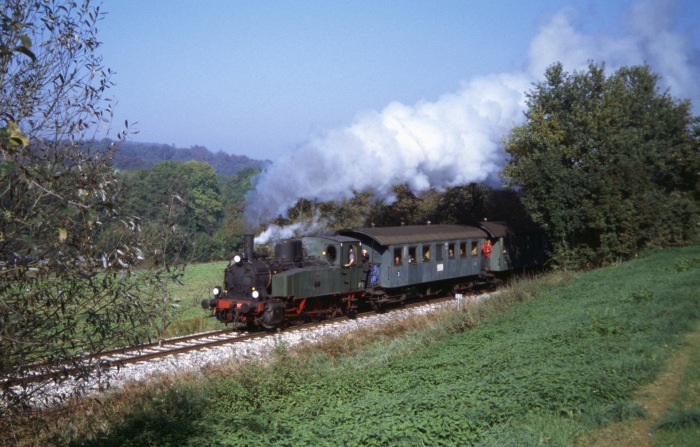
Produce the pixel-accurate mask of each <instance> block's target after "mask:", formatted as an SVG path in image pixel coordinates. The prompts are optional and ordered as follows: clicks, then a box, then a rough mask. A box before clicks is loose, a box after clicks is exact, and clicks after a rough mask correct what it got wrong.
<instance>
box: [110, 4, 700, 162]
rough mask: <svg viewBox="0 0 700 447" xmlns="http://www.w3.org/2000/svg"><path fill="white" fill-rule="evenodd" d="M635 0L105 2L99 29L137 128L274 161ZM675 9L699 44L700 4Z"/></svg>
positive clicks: (610, 30)
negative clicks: (555, 23)
mask: <svg viewBox="0 0 700 447" xmlns="http://www.w3.org/2000/svg"><path fill="white" fill-rule="evenodd" d="M629 3H630V2H627V1H582V0H578V1H561V0H543V1H527V2H526V1H471V0H462V1H457V0H452V1H440V0H436V1H428V0H424V1H409V0H406V1H403V0H353V1H351V0H347V1H331V0H317V1H305V0H296V1H270V0H249V1H237V0H202V1H193V0H105V1H104V2H103V4H102V8H101V10H102V11H103V12H106V13H107V15H106V17H105V19H104V20H103V21H102V22H101V23H100V27H99V28H100V31H99V36H100V39H101V40H102V42H103V47H102V54H103V56H104V63H105V65H106V66H108V67H110V68H112V69H113V70H114V71H116V72H117V74H116V76H115V77H114V78H113V80H114V81H115V82H116V83H117V85H116V87H114V88H113V89H112V90H111V92H110V95H111V96H114V98H115V99H116V100H117V101H118V104H117V107H116V112H117V113H116V117H117V119H116V120H115V121H116V124H117V125H118V124H120V123H121V122H123V120H124V119H128V120H129V122H130V123H133V122H136V121H138V125H137V126H136V128H138V129H139V131H140V133H139V134H138V135H134V136H133V137H132V138H131V139H132V140H136V141H146V142H156V143H166V144H174V145H175V146H177V147H190V146H193V145H203V146H206V147H207V148H208V149H210V150H212V151H218V150H223V151H225V152H229V153H237V154H245V155H248V156H251V157H254V158H270V159H275V158H276V157H278V156H279V155H280V154H283V153H285V152H288V151H290V150H293V149H294V148H295V147H297V146H299V145H300V144H303V143H304V142H305V141H307V140H308V139H309V138H311V137H312V136H315V135H318V134H323V133H325V132H326V131H328V130H330V129H333V128H336V127H340V126H345V125H348V124H349V123H350V122H351V121H352V120H353V118H354V117H355V115H356V114H357V113H358V112H361V111H363V110H368V109H370V110H380V109H382V108H383V107H385V106H386V105H387V104H389V103H390V102H391V101H400V102H402V103H405V104H414V103H416V102H417V101H420V100H427V101H431V100H435V99H436V98H438V97H439V96H440V95H442V94H444V93H448V92H452V91H455V90H457V89H458V88H459V86H460V83H461V82H463V81H465V80H469V79H471V78H472V77H474V76H477V75H487V74H494V73H502V72H507V73H511V72H517V71H521V70H523V69H524V66H525V64H526V58H527V50H528V45H529V44H530V42H531V40H532V39H533V37H534V36H535V35H536V34H537V33H538V30H539V29H540V28H541V27H542V26H543V25H544V24H546V23H547V22H548V21H549V20H551V18H552V16H554V15H555V14H556V13H558V12H559V11H561V10H562V9H563V8H566V7H567V6H573V7H575V8H576V10H577V12H575V13H574V14H573V15H572V17H573V20H574V21H575V22H576V23H577V24H578V26H579V27H580V29H582V30H585V32H588V33H601V34H603V33H605V34H610V35H615V34H616V33H617V30H616V27H617V26H618V24H619V21H620V18H621V16H622V15H623V14H624V11H625V9H626V7H627V6H628V5H629ZM676 9H677V11H678V13H679V14H678V15H679V16H681V17H685V25H681V26H685V27H686V31H688V32H691V31H692V32H693V33H694V36H693V38H694V39H695V43H696V46H697V43H698V34H700V31H698V28H700V26H695V28H696V29H695V30H692V29H691V26H690V25H691V24H694V25H700V12H699V11H700V8H699V7H698V6H696V2H694V1H687V2H679V3H678V4H677V5H676Z"/></svg>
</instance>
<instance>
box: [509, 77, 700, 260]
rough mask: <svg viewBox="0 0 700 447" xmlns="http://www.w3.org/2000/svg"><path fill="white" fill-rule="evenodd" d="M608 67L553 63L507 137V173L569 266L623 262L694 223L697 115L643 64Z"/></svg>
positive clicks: (673, 239)
mask: <svg viewBox="0 0 700 447" xmlns="http://www.w3.org/2000/svg"><path fill="white" fill-rule="evenodd" d="M604 71H605V67H604V65H601V66H596V65H594V64H590V65H589V67H588V71H587V72H582V73H577V72H575V73H573V74H567V73H565V72H564V71H563V69H562V66H561V64H555V65H553V66H551V67H550V68H549V69H548V70H547V72H546V80H545V81H544V82H541V83H538V84H536V85H535V87H534V89H533V91H531V92H530V93H529V94H528V111H527V112H526V114H525V116H526V123H525V124H524V125H522V126H519V127H516V128H514V129H513V130H512V131H511V132H510V134H509V136H508V140H507V142H506V150H507V152H508V153H509V154H510V156H511V158H510V161H509V163H508V165H507V166H506V168H505V170H504V177H505V178H506V179H507V181H508V182H509V183H510V185H512V186H517V187H520V188H522V198H523V202H524V205H525V207H526V208H527V209H528V211H529V212H530V214H531V216H532V217H533V219H534V220H535V221H536V222H538V223H540V224H541V225H542V226H543V227H544V228H545V229H546V231H547V232H548V234H549V238H550V241H551V243H552V248H553V252H554V253H553V254H554V259H555V260H556V261H558V262H559V263H560V264H563V265H582V264H586V263H593V264H600V263H607V262H612V261H615V260H618V259H626V258H629V257H630V256H633V255H635V254H637V253H638V252H639V251H640V250H642V249H644V248H647V247H653V246H661V245H665V244H668V243H682V242H684V241H687V240H689V239H690V238H692V237H693V235H694V234H695V231H696V228H697V226H696V224H697V219H698V202H697V193H698V175H699V174H698V173H699V172H700V169H699V168H700V159H699V152H698V147H699V146H698V142H699V141H700V140H699V139H698V125H699V120H698V118H697V117H693V116H692V115H691V105H690V102H689V101H679V100H677V99H674V98H672V97H671V96H670V95H669V94H668V92H663V93H662V92H660V91H659V88H658V87H657V81H658V76H657V75H655V74H653V73H651V72H650V70H649V67H647V66H635V67H623V68H621V69H619V70H618V71H617V72H615V73H614V74H613V75H612V76H610V77H606V76H605V72H604Z"/></svg>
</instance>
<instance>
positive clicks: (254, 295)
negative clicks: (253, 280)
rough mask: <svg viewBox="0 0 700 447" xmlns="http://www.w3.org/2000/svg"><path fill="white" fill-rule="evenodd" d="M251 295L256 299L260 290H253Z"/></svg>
mask: <svg viewBox="0 0 700 447" xmlns="http://www.w3.org/2000/svg"><path fill="white" fill-rule="evenodd" d="M251 295H252V296H253V299H254V300H257V299H258V297H259V296H260V292H258V291H257V290H253V293H251Z"/></svg>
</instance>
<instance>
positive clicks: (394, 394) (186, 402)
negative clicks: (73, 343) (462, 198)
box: [43, 244, 700, 446]
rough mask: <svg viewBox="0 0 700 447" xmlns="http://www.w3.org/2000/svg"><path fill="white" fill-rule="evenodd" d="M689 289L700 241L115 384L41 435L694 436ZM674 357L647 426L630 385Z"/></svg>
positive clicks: (699, 430)
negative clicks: (638, 428)
mask: <svg viewBox="0 0 700 447" xmlns="http://www.w3.org/2000/svg"><path fill="white" fill-rule="evenodd" d="M202 268H204V267H202ZM219 271H220V269H219ZM192 273H193V274H194V273H195V272H192ZM699 290H700V244H696V245H693V246H689V247H681V248H672V249H666V250H662V251H657V252H655V253H652V254H650V255H648V256H645V257H641V258H639V259H637V260H634V261H631V262H626V263H623V264H620V265H618V266H615V267H609V268H604V269H599V270H595V271H590V272H586V273H570V274H561V273H558V274H552V275H549V276H548V277H546V278H542V279H536V280H533V281H524V282H520V283H517V284H514V285H513V286H512V288H511V289H510V290H509V291H507V292H505V293H503V294H502V295H500V296H499V297H497V298H494V299H492V300H490V301H489V302H487V303H484V304H482V305H479V306H470V307H467V308H465V309H463V310H462V311H460V312H450V313H445V314H443V315H441V316H440V317H438V318H435V319H431V320H430V321H425V320H423V321H421V322H420V323H416V324H415V325H414V326H410V325H406V324H403V323H402V324H400V325H399V326H400V327H396V328H394V329H390V328H383V330H382V331H379V332H378V334H376V333H370V332H366V333H364V332H363V333H361V334H357V335H355V336H354V337H350V338H345V339H338V340H332V341H329V342H328V343H327V344H325V345H323V346H321V347H319V348H315V349H310V350H305V351H301V352H298V351H295V350H292V349H287V348H285V347H284V346H280V347H279V348H278V349H277V351H276V353H275V355H276V361H273V362H272V363H270V364H265V365H263V364H246V365H238V366H230V367H228V368H223V369H222V370H219V371H208V372H207V375H208V377H209V378H208V379H207V380H206V381H193V380H188V379H186V378H175V379H172V380H168V381H164V382H161V383H156V384H152V385H150V386H147V387H143V388H138V389H131V390H128V391H126V392H122V393H117V394H116V395H115V396H113V397H112V398H111V399H101V401H100V402H101V403H100V405H90V406H88V407H87V408H89V412H90V417H89V418H87V417H85V415H84V414H81V415H75V416H73V417H71V422H72V423H73V424H74V427H75V430H74V431H73V432H72V434H71V433H66V432H65V431H63V432H61V431H56V432H53V433H51V434H48V433H47V434H45V436H46V437H48V438H50V439H49V441H55V442H58V443H60V442H63V443H68V442H70V443H72V445H82V446H97V445H100V446H103V445H107V446H110V445H112V446H144V445H149V446H176V445H177V446H182V445H207V446H337V445H345V446H417V445H430V446H464V445H482V446H587V445H593V444H595V445H638V444H635V443H632V442H633V441H629V440H628V441H626V440H625V439H627V438H616V439H615V440H613V441H607V443H606V439H609V438H606V437H605V436H601V434H602V433H604V432H605V430H609V429H611V427H616V426H620V427H622V428H621V429H620V430H621V433H623V434H624V433H625V432H624V428H625V427H628V428H627V430H632V428H630V427H634V424H636V423H638V422H640V421H645V422H648V425H649V426H650V427H651V428H650V433H651V435H647V434H646V433H645V434H644V435H645V436H644V440H645V441H644V442H649V444H645V445H676V446H678V445H681V446H683V445H688V446H689V445H695V444H694V442H695V440H696V439H698V438H700V417H698V415H699V414H700V391H699V388H698V387H699V386H700V347H698V346H697V344H695V343H692V342H689V341H688V340H689V339H688V338H687V336H688V334H693V333H694V332H693V331H697V330H699V329H698V317H700V299H699V292H698V291H699ZM194 293H197V292H193V294H194ZM697 339H698V338H695V340H697ZM681 352H690V354H689V355H688V361H687V365H688V366H687V367H685V368H684V369H683V372H682V374H681V376H682V378H681V380H680V382H679V383H677V384H676V385H674V386H675V388H678V389H676V391H677V392H676V393H670V391H669V399H670V403H669V405H667V406H666V407H663V408H661V413H660V415H659V416H658V420H650V419H649V417H650V416H649V411H648V409H647V407H646V406H645V404H644V400H643V399H642V398H640V396H639V393H640V390H643V389H645V387H647V386H649V385H650V384H654V383H655V381H657V380H659V377H660V376H662V374H661V373H662V372H663V371H665V368H666V367H667V365H668V364H669V362H671V361H673V360H674V359H676V358H677V357H678V356H679V355H680V354H679V353H681ZM83 411H84V410H83ZM63 423H64V424H65V421H64V422H63ZM46 437H45V438H44V439H43V441H46ZM691 440H692V442H693V443H692V444H691V443H690V442H691ZM626 442H629V443H626ZM653 443H656V444H653Z"/></svg>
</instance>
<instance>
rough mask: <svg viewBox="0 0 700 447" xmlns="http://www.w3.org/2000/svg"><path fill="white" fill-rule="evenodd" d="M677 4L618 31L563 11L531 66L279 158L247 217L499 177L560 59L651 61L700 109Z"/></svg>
mask: <svg viewBox="0 0 700 447" xmlns="http://www.w3.org/2000/svg"><path fill="white" fill-rule="evenodd" d="M673 5H674V3H673V2H660V1H653V0H649V1H642V2H637V3H635V4H634V5H632V7H631V9H630V11H629V12H628V14H627V16H626V23H625V24H623V25H624V29H625V30H626V32H625V33H624V34H623V35H620V36H615V37H611V36H592V35H586V34H584V33H582V32H580V31H577V29H576V28H575V27H574V25H572V20H573V19H574V18H576V11H575V10H573V9H571V8H567V9H564V10H562V11H560V12H559V13H557V14H556V15H554V16H553V17H552V19H551V20H550V21H549V22H548V23H547V24H546V25H544V26H543V27H542V28H541V30H540V32H539V33H538V35H537V36H535V37H534V38H533V40H532V42H531V43H530V48H529V52H528V60H527V65H526V71H525V72H521V73H512V74H496V75H491V76H483V77H478V78H475V79H472V80H469V81H466V82H464V83H463V84H462V87H461V88H460V89H459V90H458V91H457V92H454V93H447V94H444V95H443V96H441V97H440V98H438V99H437V100H436V101H433V102H429V101H421V102H418V103H416V104H414V105H405V104H401V103H399V102H392V103H390V104H389V105H387V106H386V107H385V108H384V109H383V110H381V111H378V112H377V111H373V112H365V113H362V114H359V115H358V116H357V117H356V118H355V120H354V122H353V123H352V124H350V125H349V126H347V127H344V128H340V129H336V130H332V131H330V132H328V133H327V134H326V135H324V136H323V137H320V138H316V139H313V140H311V141H309V142H308V143H306V144H304V145H303V146H301V147H299V148H298V149H297V150H296V151H294V152H292V153H289V154H288V155H287V156H285V157H282V158H280V159H278V160H277V161H276V162H275V163H274V164H273V165H272V166H270V167H269V168H268V169H266V170H265V172H263V173H262V174H261V176H260V177H259V179H258V182H257V184H256V187H255V190H254V191H251V192H250V193H249V194H248V196H247V198H246V206H245V209H246V215H247V218H248V219H249V221H250V222H252V223H254V224H257V223H260V222H262V221H264V220H267V219H270V218H274V217H276V216H277V215H280V214H281V215H285V213H286V210H287V209H288V208H289V207H290V206H293V205H294V204H295V203H296V201H297V200H298V199H299V198H306V199H309V200H319V201H327V200H340V199H343V198H349V197H351V196H352V194H353V191H364V190H368V189H369V190H372V191H374V192H375V194H376V195H377V196H378V197H380V198H386V199H391V187H392V186H394V185H397V184H404V183H405V184H408V186H409V187H410V188H411V190H412V191H413V192H414V193H420V192H423V191H426V190H428V189H429V188H438V189H442V188H447V187H451V186H456V185H463V184H468V183H471V182H482V181H489V180H494V179H497V178H498V176H499V174H500V172H501V170H502V168H503V165H504V163H505V161H506V154H505V151H504V149H503V147H502V144H501V141H502V139H503V138H504V137H505V136H507V134H508V132H509V130H510V129H511V128H512V127H513V126H515V125H518V124H521V123H522V119H523V112H524V110H525V93H526V92H527V91H529V90H530V89H531V88H532V83H533V82H536V81H538V80H539V79H541V78H542V76H543V75H544V72H545V70H546V68H547V67H549V66H550V65H552V64H553V63H555V62H561V63H562V64H563V66H564V69H565V70H566V71H569V72H572V71H574V70H585V69H586V67H587V65H588V63H589V61H593V62H594V63H596V64H600V63H603V62H605V64H606V67H607V70H606V71H607V73H612V71H614V70H615V69H617V68H619V67H621V66H624V65H638V64H644V63H647V64H649V65H650V67H651V69H652V71H654V72H656V73H658V74H660V75H661V76H662V79H661V82H662V83H663V84H664V85H665V86H667V87H671V94H672V95H674V96H675V97H679V98H689V99H691V100H692V101H693V103H694V104H696V106H697V105H698V86H697V84H696V83H695V82H694V79H698V74H699V73H700V70H699V69H698V62H697V60H698V58H697V57H692V52H693V51H697V50H694V49H693V48H692V47H691V45H690V41H689V40H688V39H687V38H686V36H684V35H682V34H680V33H678V32H675V31H674V29H673V27H674V21H673V17H672V15H671V12H672V6H673ZM621 27H622V25H621Z"/></svg>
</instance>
